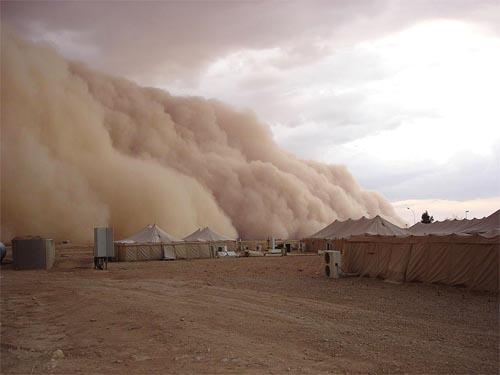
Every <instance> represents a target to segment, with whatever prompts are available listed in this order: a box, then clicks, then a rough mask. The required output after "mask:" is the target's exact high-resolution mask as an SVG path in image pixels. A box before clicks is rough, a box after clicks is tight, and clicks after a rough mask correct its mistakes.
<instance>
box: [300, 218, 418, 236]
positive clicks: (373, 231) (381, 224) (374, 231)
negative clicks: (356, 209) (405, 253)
mask: <svg viewBox="0 0 500 375" xmlns="http://www.w3.org/2000/svg"><path fill="white" fill-rule="evenodd" d="M362 234H369V235H381V236H406V235H408V234H407V232H406V230H405V229H403V228H400V227H398V226H397V225H394V224H392V223H391V222H389V221H387V220H385V219H383V218H382V217H380V216H378V215H377V216H375V217H373V218H371V219H369V218H366V217H362V218H361V219H358V220H351V219H349V220H345V221H339V220H335V221H334V222H332V223H331V224H329V225H327V226H326V227H325V228H323V229H321V230H320V231H319V232H316V233H314V234H313V235H312V236H310V238H326V239H333V238H348V237H351V236H356V235H362Z"/></svg>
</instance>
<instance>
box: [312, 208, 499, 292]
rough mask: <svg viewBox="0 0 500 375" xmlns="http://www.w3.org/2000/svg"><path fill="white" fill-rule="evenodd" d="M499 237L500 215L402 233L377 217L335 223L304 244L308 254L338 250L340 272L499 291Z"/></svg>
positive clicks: (437, 224)
mask: <svg viewBox="0 0 500 375" xmlns="http://www.w3.org/2000/svg"><path fill="white" fill-rule="evenodd" d="M499 234H500V210H498V211H496V212H494V213H493V214H492V215H490V216H488V217H485V218H482V219H472V220H445V221H441V222H435V223H431V224H423V223H418V224H415V225H414V226H412V227H410V228H407V229H404V228H400V227H398V226H397V225H394V224H392V223H390V222H389V221H387V220H385V219H383V218H381V217H380V216H376V217H374V218H371V219H368V218H365V217H363V218H361V219H359V220H346V221H334V222H333V223H331V224H330V225H328V226H326V227H325V228H323V229H322V230H320V231H318V232H317V233H315V234H313V235H312V236H310V237H309V238H306V239H304V242H305V244H306V250H307V251H317V250H339V251H340V252H341V254H342V271H343V272H345V273H349V274H357V275H360V276H370V277H377V278H382V279H386V280H391V281H395V282H405V281H417V282H427V283H441V284H446V285H455V286H465V287H467V288H470V289H477V290H492V291H498V287H499V284H498V280H499V257H500V256H499V255H500V246H499V245H500V236H499Z"/></svg>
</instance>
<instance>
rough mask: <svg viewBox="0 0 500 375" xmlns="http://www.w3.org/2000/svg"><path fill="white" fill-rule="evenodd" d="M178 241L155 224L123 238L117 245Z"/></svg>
mask: <svg viewBox="0 0 500 375" xmlns="http://www.w3.org/2000/svg"><path fill="white" fill-rule="evenodd" d="M174 241H179V240H178V239H177V238H175V237H174V236H172V235H170V234H168V233H167V232H165V231H164V230H163V229H161V228H160V227H159V226H158V225H156V224H149V225H147V226H145V227H144V228H142V229H141V230H140V231H139V232H137V233H135V234H133V235H132V236H130V237H128V238H125V239H123V240H120V241H116V242H119V243H164V242H174Z"/></svg>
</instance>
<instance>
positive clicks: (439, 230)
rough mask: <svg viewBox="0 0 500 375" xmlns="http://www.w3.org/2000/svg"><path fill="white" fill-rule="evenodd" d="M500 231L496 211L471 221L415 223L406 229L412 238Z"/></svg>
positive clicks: (498, 212) (488, 234) (498, 213)
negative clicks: (429, 235)
mask: <svg viewBox="0 0 500 375" xmlns="http://www.w3.org/2000/svg"><path fill="white" fill-rule="evenodd" d="M498 230H500V210H497V211H496V212H494V213H493V214H491V215H490V216H488V217H485V218H482V219H472V220H467V219H463V220H457V219H454V220H444V221H436V222H434V223H430V224H424V223H417V224H415V225H413V226H412V227H410V228H408V232H409V233H410V234H412V235H414V236H425V235H428V234H435V235H441V236H443V235H448V234H474V233H477V234H480V235H482V234H486V235H487V236H491V233H494V232H495V231H498Z"/></svg>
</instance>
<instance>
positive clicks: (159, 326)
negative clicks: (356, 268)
mask: <svg viewBox="0 0 500 375" xmlns="http://www.w3.org/2000/svg"><path fill="white" fill-rule="evenodd" d="M84 253H85V251H83V252H80V253H78V251H75V252H74V254H73V255H67V256H66V257H65V258H64V257H63V258H59V260H58V262H57V266H56V268H54V269H53V270H51V271H49V272H45V271H14V270H12V269H11V268H10V266H9V265H7V266H5V265H4V266H3V267H2V272H1V287H2V290H1V301H2V305H1V313H2V314H1V324H2V325H1V334H2V335H1V354H2V357H1V370H2V373H23V374H26V373H40V372H43V373H65V374H68V373H96V372H100V373H103V372H106V373H120V374H121V373H131V374H132V373H134V374H135V373H154V372H162V373H314V374H316V373H329V372H350V373H359V372H364V373H366V372H371V373H374V372H376V373H383V372H385V373H395V372H406V373H431V372H434V373H436V372H439V373H472V372H475V373H498V367H499V363H498V343H499V334H498V296H497V295H493V294H487V293H472V292H468V291H466V290H464V289H460V288H451V287H445V286H436V285H422V284H403V285H397V284H390V283H386V282H383V281H380V280H372V279H366V278H362V279H360V278H348V279H341V280H329V279H326V278H325V277H324V276H323V274H322V263H321V262H322V260H321V258H320V257H318V256H288V257H283V258H280V257H278V258H274V257H273V258H244V259H219V260H195V261H176V262H142V263H114V264H110V267H109V269H108V270H107V271H95V270H93V269H91V268H90V263H89V260H88V259H85V257H82V256H81V255H82V254H84ZM78 255H80V258H78ZM70 259H71V260H70ZM75 259H79V260H77V261H75ZM57 349H60V350H62V354H63V356H64V357H62V355H61V353H55V354H54V352H55V351H56V350H57Z"/></svg>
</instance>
